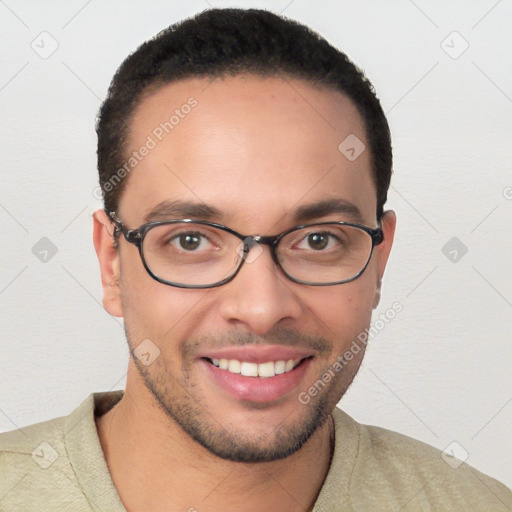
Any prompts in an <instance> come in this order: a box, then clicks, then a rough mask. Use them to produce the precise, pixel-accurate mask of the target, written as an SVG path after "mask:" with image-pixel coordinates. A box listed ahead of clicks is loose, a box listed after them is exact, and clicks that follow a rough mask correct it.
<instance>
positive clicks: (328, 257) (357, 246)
mask: <svg viewBox="0 0 512 512" xmlns="http://www.w3.org/2000/svg"><path fill="white" fill-rule="evenodd" d="M371 252H372V238H371V236H370V235H369V234H368V233H367V232H366V231H364V230H362V229H360V228H357V227H354V226H346V225H340V224H322V225H311V226H307V227H305V228H302V229H297V230H295V231H292V232H291V233H288V234H287V235H286V236H285V237H284V238H283V239H282V240H281V242H280V244H279V247H278V259H279V262H280V264H281V266H282V268H283V270H284V271H285V272H286V273H287V274H288V275H289V276H290V277H292V278H295V279H298V280H300V281H304V282H306V283H312V284H315V283H318V284H327V283H338V282H342V281H348V280H350V279H353V278H354V277H356V276H357V275H358V274H359V273H360V272H361V271H362V270H363V269H364V268H365V267H366V265H367V263H368V260H369V259H370V256H371Z"/></svg>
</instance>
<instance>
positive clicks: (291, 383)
mask: <svg viewBox="0 0 512 512" xmlns="http://www.w3.org/2000/svg"><path fill="white" fill-rule="evenodd" d="M200 362H201V363H202V364H203V366H204V368H205V370H206V371H207V372H208V374H209V376H210V377H211V378H212V379H213V380H214V381H215V383H216V384H218V385H219V386H220V387H221V388H222V389H223V390H225V391H227V392H228V393H229V394H230V395H232V396H233V397H235V398H237V399H239V400H248V401H251V402H272V401H275V400H279V399H280V398H282V397H283V396H285V395H286V394H287V393H289V392H290V391H292V390H293V389H294V388H295V387H297V386H298V385H299V383H300V381H301V380H302V378H303V377H304V374H305V373H306V371H307V369H308V367H309V364H310V363H311V359H305V360H303V361H302V362H301V363H300V364H299V365H298V366H296V367H295V368H294V369H293V370H291V371H289V372H286V373H281V374H279V375H275V376H274V377H264V378H261V377H245V376H244V375H241V374H240V373H231V372H230V371H228V370H221V369H220V368H217V366H214V365H213V364H211V363H209V362H208V361H205V360H204V359H202V360H201V361H200Z"/></svg>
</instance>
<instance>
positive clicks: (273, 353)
mask: <svg viewBox="0 0 512 512" xmlns="http://www.w3.org/2000/svg"><path fill="white" fill-rule="evenodd" d="M312 355H313V354H312V353H311V351H308V350H306V349H302V348H297V347H286V346H284V345H245V346H243V347H224V348H217V349H212V350H206V351H204V352H201V353H200V354H199V357H201V358H204V357H207V358H209V359H237V360H238V361H247V362H250V363H258V364H259V363H266V362H268V361H288V360H289V359H304V358H306V357H309V356H312Z"/></svg>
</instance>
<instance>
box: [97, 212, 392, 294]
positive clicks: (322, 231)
mask: <svg viewBox="0 0 512 512" xmlns="http://www.w3.org/2000/svg"><path fill="white" fill-rule="evenodd" d="M105 212H106V213H107V215H108V216H109V218H110V219H111V220H112V222H113V223H114V224H115V226H116V228H115V230H114V238H117V236H118V235H119V233H122V234H123V236H124V238H125V239H126V241H127V242H129V243H131V244H134V245H135V246H137V247H138V249H139V253H140V257H141V259H142V263H143V265H144V267H145V268H146V270H147V272H148V273H149V275H150V276H151V277H152V278H153V279H156V280H157V281H159V282H160V283H163V284H167V285H170V286H176V287H178V288H214V287H216V286H221V285H223V284H226V283H228V282H229V281H231V280H232V279H233V278H234V277H235V276H236V275H237V273H238V272H239V271H240V269H241V268H242V265H243V263H244V261H247V262H249V263H250V262H251V261H253V260H254V259H255V258H256V257H257V256H258V253H261V252H262V247H260V244H262V245H268V246H269V247H270V249H271V253H272V259H273V261H274V262H275V263H276V265H277V266H278V267H279V268H280V269H281V270H282V272H283V273H284V274H285V275H286V276H287V277H288V278H289V279H291V280H292V281H294V282H296V283H300V284H305V285H310V286H329V285H336V284H343V283H348V282H350V281H353V280H354V279H357V278H358V277H359V276H360V275H361V274H362V273H363V272H364V270H365V269H366V267H367V266H368V262H369V261H370V258H371V256H372V252H373V248H374V247H375V246H376V245H379V244H380V243H381V242H382V241H383V240H384V235H383V232H382V229H381V228H380V227H379V228H376V229H372V228H369V227H366V226H362V225H359V224H351V223H349V222H341V221H340V222H318V223H315V224H308V225H302V226H296V227H293V228H291V229H288V230H287V231H285V232H283V233H281V234H280V235H276V236H259V235H257V236H250V235H249V236H246V235H241V234H240V233H237V232H236V231H234V230H232V229H230V228H228V227H226V226H222V225H221V224H215V223H213V222H206V221H201V220H192V219H180V220H166V221H158V222H149V223H147V224H143V225H142V226H140V227H139V228H137V229H128V228H127V227H126V226H125V225H124V224H123V223H122V222H121V220H120V219H119V217H118V216H117V215H116V213H115V212H111V211H109V210H106V209H105Z"/></svg>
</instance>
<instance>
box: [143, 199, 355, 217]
mask: <svg viewBox="0 0 512 512" xmlns="http://www.w3.org/2000/svg"><path fill="white" fill-rule="evenodd" d="M290 213H291V216H292V218H293V220H294V222H296V223H304V222H308V221H312V220H315V219H319V218H321V217H325V216H327V215H331V214H333V213H338V214H342V215H343V216H344V217H347V216H348V217H349V220H351V221H354V222H358V223H362V222H363V215H362V214H361V210H359V208H358V207H357V206H356V205H355V204H353V203H350V202H349V201H346V200H345V199H341V198H330V199H323V200H321V201H317V202H315V203H311V204H307V205H304V206H300V207H298V208H296V209H294V210H292V211H291V212H290ZM176 218H179V219H197V220H206V221H213V220H216V221H220V220H221V219H223V218H224V215H223V213H222V211H221V210H219V209H218V208H216V207H215V206H212V205H208V204H206V203H203V202H201V203H198V202H194V201H182V200H174V201H170V200H166V201H162V202H161V203H158V204H157V205H156V206H155V207H154V208H153V209H151V210H150V211H149V212H148V213H147V214H146V216H145V221H146V222H156V221H159V220H168V219H176Z"/></svg>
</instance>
